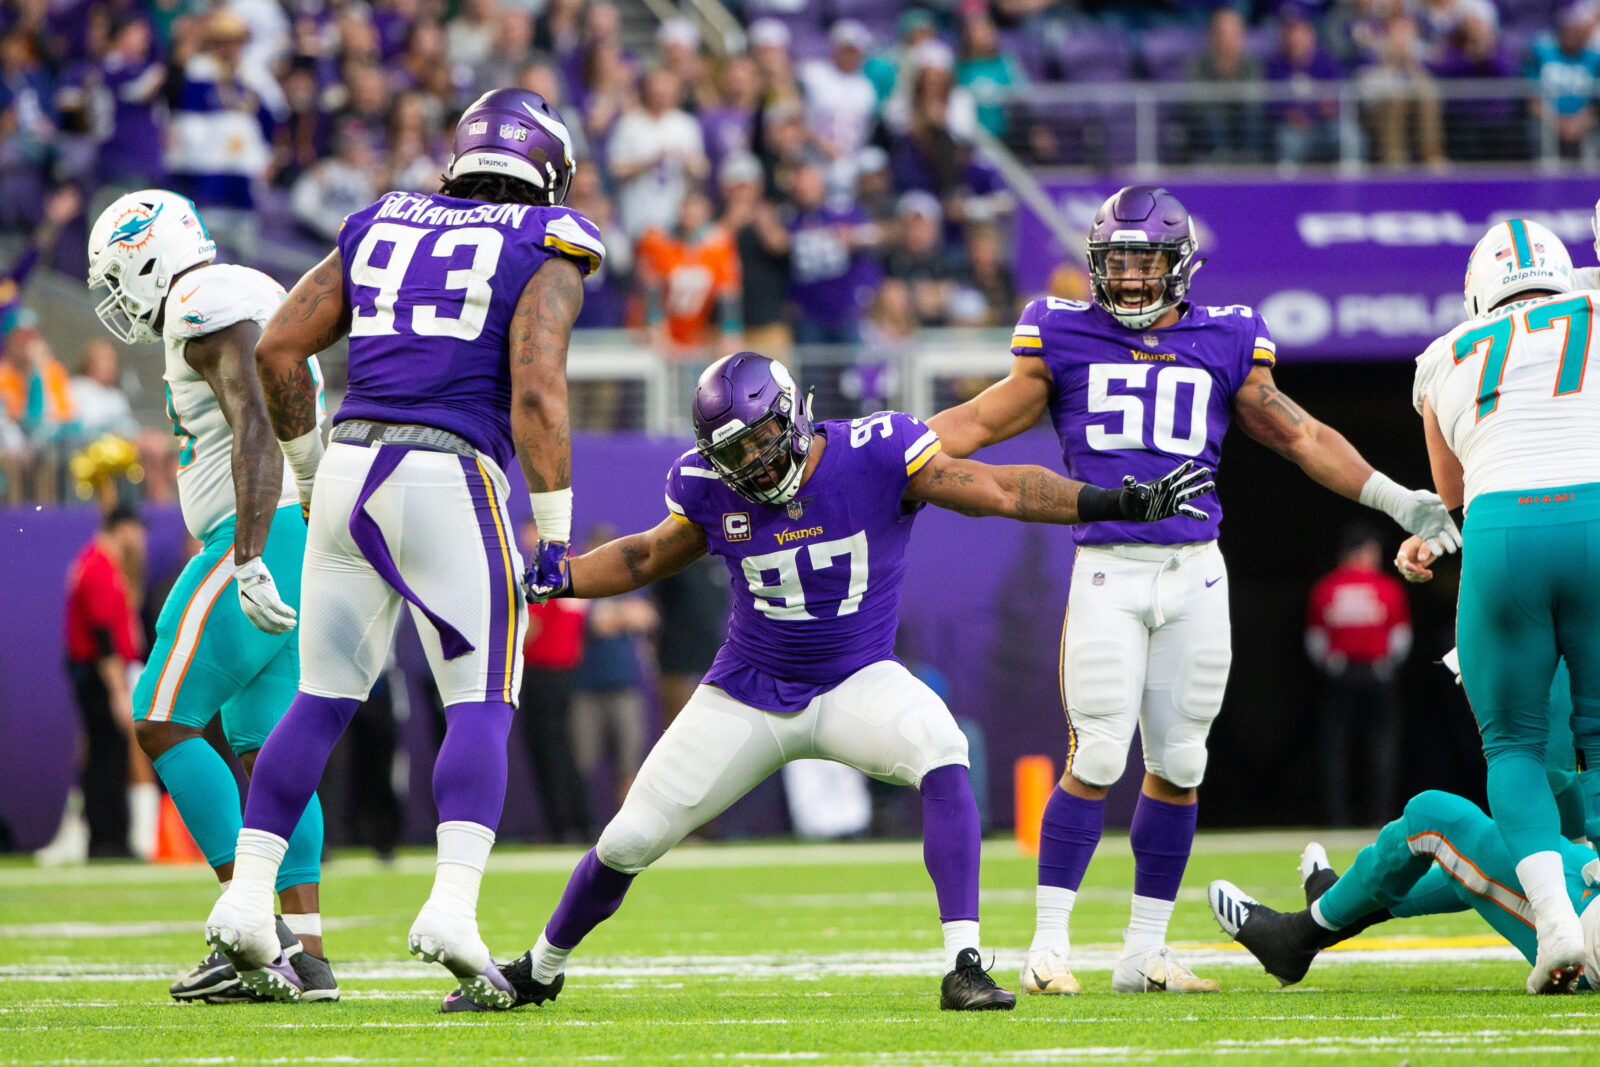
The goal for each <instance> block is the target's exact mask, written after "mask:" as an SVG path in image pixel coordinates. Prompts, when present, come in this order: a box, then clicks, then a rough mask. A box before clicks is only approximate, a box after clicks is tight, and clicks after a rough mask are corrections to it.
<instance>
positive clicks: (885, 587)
mask: <svg viewBox="0 0 1600 1067" xmlns="http://www.w3.org/2000/svg"><path fill="white" fill-rule="evenodd" d="M693 418H694V428H695V437H696V444H695V448H694V450H692V451H689V452H686V453H684V455H683V456H682V457H681V458H680V459H679V460H678V461H677V462H676V463H674V464H673V466H672V470H671V471H670V472H669V473H668V475H667V498H666V503H667V512H668V515H667V517H666V518H665V519H663V520H662V522H661V524H660V525H659V526H657V527H656V528H655V529H653V530H649V531H646V532H644V533H638V534H634V535H632V536H631V537H623V538H620V539H618V540H615V541H612V542H610V543H608V544H606V545H603V546H601V547H600V548H597V549H595V550H594V551H593V552H587V553H585V554H584V555H582V556H579V557H577V558H576V559H574V560H572V563H571V567H570V569H569V570H568V571H567V572H566V573H565V574H564V575H559V574H555V573H550V574H543V575H541V576H540V577H542V578H543V580H544V582H545V584H546V585H553V584H559V585H560V588H559V590H558V591H557V593H556V595H558V596H579V597H604V596H616V595H618V594H620V593H625V592H628V591H630V590H634V589H638V588H640V587H641V586H644V585H647V584H649V583H650V582H652V581H655V580H656V579H658V578H663V577H665V576H667V575H669V574H673V573H675V572H677V571H680V570H682V569H683V568H684V567H687V566H688V565H689V564H691V563H693V562H694V561H695V560H696V559H699V558H700V557H701V556H703V555H704V554H705V553H707V552H710V553H712V554H713V555H717V556H721V557H722V559H723V561H724V562H725V563H726V564H727V567H728V573H729V575H730V576H731V578H732V580H733V589H734V601H733V616H732V622H731V623H730V624H729V627H728V639H727V641H726V643H724V644H723V646H722V649H721V650H720V651H719V652H718V654H717V658H716V661H715V662H714V663H713V664H712V667H711V669H710V671H708V672H707V673H706V676H705V679H704V682H703V683H702V684H701V685H700V687H699V688H698V689H696V690H695V693H694V696H693V697H691V698H690V700H689V703H688V705H687V706H686V707H685V708H684V709H683V711H681V712H680V713H679V714H678V717H677V718H675V719H674V720H673V721H672V725H671V726H669V727H668V728H667V731H666V733H664V734H663V735H662V736H661V740H660V741H658V742H657V743H656V746H655V748H654V749H652V750H651V752H650V754H649V756H648V757H646V759H645V761H644V765H643V766H642V767H641V768H640V769H639V773H638V775H637V777H635V778H634V781H633V787H632V788H631V789H630V790H629V791H628V795H627V798H626V799H625V800H624V801H623V804H622V809H621V810H620V811H619V812H618V813H617V815H616V817H615V818H614V819H612V820H611V822H610V824H608V825H607V826H606V828H605V831H604V832H603V833H601V835H600V840H599V842H598V843H597V844H596V845H595V847H594V848H593V849H592V850H590V852H589V853H588V854H587V855H586V856H584V857H583V860H582V861H581V862H580V863H579V864H578V868H577V870H576V871H574V872H573V875H572V878H571V880H570V881H569V882H568V883H567V888H566V892H565V893H564V894H563V895H562V897H561V902H560V903H559V904H558V905H557V907H556V909H555V913H554V914H553V915H552V916H551V917H550V921H549V923H548V924H547V925H546V926H545V928H544V931H543V932H542V933H541V934H540V935H539V939H538V941H537V943H536V944H535V945H534V947H533V948H532V949H531V950H530V951H529V952H528V953H527V954H525V955H524V956H522V957H521V958H519V959H517V960H516V961H514V962H513V963H510V964H508V965H507V966H506V967H505V968H504V970H505V976H506V978H507V979H508V980H509V981H510V984H511V986H512V988H513V989H515V990H516V992H517V1001H518V1003H542V1002H544V1001H546V1000H550V999H553V998H554V997H555V996H556V994H557V993H558V992H559V991H560V989H561V985H562V982H563V980H564V971H565V968H566V961H567V956H568V954H569V953H570V952H571V951H572V950H573V949H574V948H575V947H576V946H577V945H578V943H579V942H580V941H582V940H583V938H584V936H585V935H587V934H588V933H589V931H590V930H592V929H594V927H595V926H597V925H598V924H599V923H600V922H601V921H603V920H604V919H606V918H607V917H609V916H610V915H611V914H612V913H613V912H615V911H616V910H617V907H618V906H619V905H620V904H621V903H622V898H623V895H624V894H625V893H627V891H628V888H629V886H630V885H632V883H633V879H634V876H635V875H637V874H638V873H639V872H640V871H642V870H644V869H645V868H646V867H648V866H649V865H650V864H652V863H654V862H655V861H656V860H657V859H659V858H660V857H661V855H662V854H663V853H665V852H666V851H667V850H668V849H670V848H671V847H672V846H673V845H675V844H677V843H678V842H679V841H680V840H682V838H683V836H684V835H685V834H687V833H688V832H689V831H691V830H693V829H695V828H696V827H698V826H700V825H702V824H703V823H705V822H706V821H707V820H708V819H711V818H713V817H714V816H715V815H717V813H718V812H720V811H722V810H723V809H724V808H726V807H727V806H728V805H729V804H731V803H733V802H734V801H735V800H737V799H738V798H739V797H741V796H743V795H744V794H745V793H747V792H749V790H750V789H751V788H752V787H754V786H755V785H756V784H757V783H759V782H760V781H762V779H764V778H766V777H767V776H768V775H770V774H772V773H773V772H774V771H776V770H777V769H778V768H779V767H781V766H783V765H784V764H785V763H787V762H789V761H790V760H796V759H807V758H821V759H831V760H835V761H837V762H839V763H844V764H848V765H849V766H852V767H855V768H856V769H858V770H860V771H863V772H864V773H866V774H870V775H872V776H873V777H875V778H878V779H880V780H883V781H887V782H895V783H899V784H902V785H910V786H913V787H915V788H917V789H918V790H920V792H921V794H922V811H923V858H924V861H925V862H926V864H927V868H928V873H929V875H930V876H931V877H932V879H933V885H934V892H935V896H936V897H937V899H938V904H939V918H940V923H941V926H942V929H943V933H944V943H945V964H946V967H947V973H946V974H945V976H944V981H943V984H942V986H941V989H940V996H939V1006H940V1007H941V1008H944V1009H949V1010H958V1011H980V1010H993V1009H1001V1010H1004V1009H1009V1008H1011V1007H1013V1006H1014V1005H1015V1004H1016V997H1015V995H1013V994H1011V993H1009V992H1007V991H1005V990H1003V989H1000V988H998V987H997V986H996V985H995V983H994V980H993V979H991V978H990V977H989V975H988V974H987V973H986V972H985V970H984V968H983V964H982V962H981V961H980V958H979V952H978V949H979V938H978V858H979V844H980V841H979V830H978V809H977V804H976V802H975V801H974V800H973V796H972V788H971V786H970V785H969V783H968V780H967V742H966V738H965V737H963V736H962V734H961V731H960V730H959V729H958V728H957V727H956V724H955V720H954V719H952V718H951V716H950V712H949V709H947V708H946V707H945V705H944V702H943V701H942V700H940V699H939V697H938V696H936V695H935V694H934V692H933V691H932V690H931V689H929V688H928V687H927V686H926V685H924V684H922V682H920V681H918V680H917V679H916V678H915V677H913V676H912V675H911V673H910V672H909V671H907V670H906V668H905V667H904V666H903V665H902V664H901V663H900V662H899V661H898V660H897V659H895V658H894V640H895V630H896V624H897V614H898V609H899V602H900V581H901V578H902V577H903V576H904V574H905V569H906V556H905V552H906V545H907V543H908V542H909V540H910V537H911V529H912V525H913V522H914V521H915V519H916V514H917V510H918V508H919V506H920V505H922V504H938V505H940V506H942V507H947V508H951V509H954V510H957V511H960V512H962V513H964V514H971V515H1005V516H1009V517H1011V518H1015V519H1022V520H1024V521H1031V522H1056V523H1075V522H1089V521H1097V520H1117V521H1121V522H1128V523H1145V522H1154V521H1159V520H1161V519H1163V518H1165V517H1167V516H1169V515H1175V514H1184V515H1188V516H1189V517H1190V518H1191V519H1193V520H1194V521H1197V522H1198V521H1204V519H1203V518H1201V516H1203V515H1204V514H1205V513H1204V512H1201V511H1199V510H1198V509H1197V508H1195V507H1194V506H1193V505H1192V504H1189V503H1188V501H1189V500H1191V499H1193V498H1194V497H1196V496H1198V495H1200V494H1202V493H1206V492H1209V491H1210V489H1211V482H1210V480H1209V478H1210V472H1208V471H1206V470H1205V469H1204V468H1196V467H1195V465H1194V463H1193V461H1184V462H1182V463H1181V464H1179V465H1178V466H1177V467H1176V469H1174V470H1171V471H1169V472H1164V473H1163V475H1162V476H1161V477H1159V478H1156V479H1153V480H1152V481H1150V482H1146V483H1143V484H1135V483H1134V481H1133V479H1131V478H1129V479H1127V480H1126V481H1125V482H1124V483H1123V485H1122V487H1121V488H1117V489H1101V488H1097V487H1095V486H1093V485H1085V484H1083V483H1080V482H1074V481H1069V480H1068V479H1066V478H1063V477H1061V476H1060V475H1057V474H1053V473H1051V472H1050V471H1047V470H1045V469H1043V468H1042V467H992V466H989V465H987V464H982V463H975V462H972V461H970V460H958V459H953V458H951V457H949V456H946V455H943V454H942V453H941V451H940V445H939V436H938V435H937V434H936V433H934V432H933V431H932V430H930V429H928V428H927V427H926V426H924V425H922V424H921V423H920V422H918V421H917V420H916V419H914V418H912V417H911V416H910V415H904V414H901V413H899V412H882V413H880V414H877V415H871V416H868V417H866V418H860V419H856V420H855V421H853V422H849V421H830V422H821V423H817V424H815V425H813V424H812V422H811V420H810V418H809V412H808V411H807V406H806V405H803V404H802V402H801V400H800V398H799V395H798V393H797V392H796V389H795V383H794V379H793V378H792V377H791V376H790V374H789V372H788V371H787V370H786V369H785V368H784V367H783V365H782V364H781V363H777V362H775V361H773V360H770V359H767V358H766V357H764V356H760V355H757V354H755V353H753V352H739V353H735V354H733V355H731V356H725V357H723V358H722V359H720V360H718V361H717V362H715V363H713V364H712V365H711V366H710V367H708V368H706V370H705V372H704V373H702V374H701V376H700V381H699V384H698V385H697V386H696V388H695V396H694V411H693ZM480 1007H481V1006H480V1005H478V1004H476V1003H474V1002H473V1001H472V1000H470V999H468V998H465V997H462V996H459V995H456V996H453V997H451V998H450V999H448V1000H447V1001H446V1002H445V1010H446V1011H460V1010H474V1009H477V1008H480Z"/></svg>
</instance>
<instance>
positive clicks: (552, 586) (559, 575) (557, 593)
mask: <svg viewBox="0 0 1600 1067" xmlns="http://www.w3.org/2000/svg"><path fill="white" fill-rule="evenodd" d="M569 551H570V546H569V545H568V544H567V543H566V542H565V541H540V542H539V544H538V545H537V546H536V547H535V548H534V550H533V562H532V563H530V564H529V565H528V569H527V570H526V571H524V572H523V575H522V592H523V594H524V595H525V596H526V597H527V598H528V602H529V603H530V604H543V603H544V602H545V601H546V600H555V599H558V598H560V597H564V596H571V595H572V572H571V571H570V570H569V569H568V568H567V554H568V552H569Z"/></svg>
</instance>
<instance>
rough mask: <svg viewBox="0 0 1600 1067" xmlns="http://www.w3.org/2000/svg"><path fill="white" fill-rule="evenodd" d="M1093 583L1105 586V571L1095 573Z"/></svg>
mask: <svg viewBox="0 0 1600 1067" xmlns="http://www.w3.org/2000/svg"><path fill="white" fill-rule="evenodd" d="M1092 581H1093V583H1094V584H1095V585H1105V584H1106V572H1105V571H1095V572H1094V578H1093V579H1092Z"/></svg>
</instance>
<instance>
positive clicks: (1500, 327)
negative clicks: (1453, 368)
mask: <svg viewBox="0 0 1600 1067" xmlns="http://www.w3.org/2000/svg"><path fill="white" fill-rule="evenodd" d="M1522 322H1523V327H1524V328H1525V329H1526V330H1527V331H1528V332H1529V333H1537V332H1538V331H1540V330H1549V329H1553V328H1554V327H1555V324H1556V323H1558V322H1560V323H1564V324H1565V326H1564V328H1565V330H1566V336H1565V338H1564V340H1563V341H1562V344H1561V367H1560V369H1559V370H1558V371H1557V372H1556V383H1555V393H1554V394H1553V395H1555V396H1566V395H1568V394H1570V393H1576V392H1578V391H1580V390H1581V389H1582V388H1583V372H1584V370H1585V369H1586V368H1587V367H1588V365H1589V335H1590V330H1591V328H1592V326H1593V324H1594V307H1593V305H1592V304H1591V303H1590V298H1589V297H1587V296H1575V297H1571V298H1570V299H1567V300H1557V301H1555V302H1554V303H1549V304H1540V305H1539V306H1538V307H1532V308H1529V309H1528V310H1526V311H1524V312H1523V313H1522ZM1516 331H1517V317H1516V316H1515V315H1502V316H1500V317H1499V318H1496V319H1493V320H1492V321H1490V322H1486V323H1484V324H1483V325H1482V326H1479V327H1478V328H1477V329H1475V330H1468V331H1467V332H1466V333H1464V334H1462V335H1461V336H1460V337H1457V338H1456V343H1455V349H1454V351H1453V353H1452V354H1453V355H1454V357H1455V361H1456V363H1457V364H1458V365H1459V364H1461V363H1464V362H1466V361H1467V360H1469V359H1471V358H1472V357H1473V356H1475V355H1477V354H1478V353H1479V352H1480V351H1482V352H1483V353H1484V359H1483V371H1482V373H1481V374H1479V376H1478V416H1477V419H1476V421H1478V422H1482V421H1483V420H1484V419H1486V418H1488V417H1489V416H1490V415H1493V414H1494V413H1495V411H1496V409H1498V408H1499V406H1500V382H1501V380H1502V379H1503V378H1504V377H1505V373H1506V360H1507V359H1508V358H1509V357H1510V355H1511V340H1512V338H1513V337H1514V336H1515V335H1516Z"/></svg>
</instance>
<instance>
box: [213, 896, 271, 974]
mask: <svg viewBox="0 0 1600 1067" xmlns="http://www.w3.org/2000/svg"><path fill="white" fill-rule="evenodd" d="M206 943H207V944H209V945H210V946H211V947H212V948H214V949H216V950H217V951H218V952H221V953H222V954H223V955H224V956H227V957H228V960H229V962H230V963H232V964H233V966H234V968H235V969H236V970H240V971H243V970H245V969H247V968H259V967H265V966H267V965H268V964H270V963H272V962H273V961H275V960H276V959H277V958H278V957H279V956H280V955H281V954H282V952H283V946H281V945H280V944H279V943H278V927H277V921H276V919H274V918H273V915H272V908H271V906H270V905H269V906H268V907H267V908H266V909H265V910H263V911H261V912H260V913H259V914H257V913H256V911H255V909H253V908H243V907H240V906H239V902H238V898H237V896H236V895H235V894H234V892H233V890H232V889H229V890H228V891H227V892H225V893H223V894H222V895H221V896H220V897H218V898H217V902H216V903H215V904H213V905H212V906H211V914H210V915H208V916H207V917H206Z"/></svg>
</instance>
